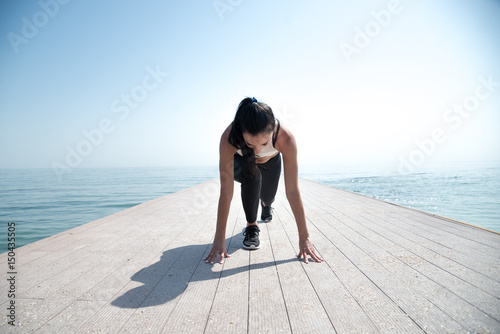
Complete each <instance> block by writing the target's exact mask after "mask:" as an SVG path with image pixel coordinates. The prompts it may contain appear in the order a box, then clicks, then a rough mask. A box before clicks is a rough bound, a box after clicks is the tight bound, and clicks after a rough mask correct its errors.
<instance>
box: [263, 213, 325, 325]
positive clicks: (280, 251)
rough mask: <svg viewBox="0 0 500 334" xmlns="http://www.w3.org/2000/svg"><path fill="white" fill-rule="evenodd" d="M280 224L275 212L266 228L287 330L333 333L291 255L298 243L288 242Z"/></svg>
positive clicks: (316, 296) (281, 222)
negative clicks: (287, 320) (275, 263)
mask: <svg viewBox="0 0 500 334" xmlns="http://www.w3.org/2000/svg"><path fill="white" fill-rule="evenodd" d="M283 224H284V222H283V219H282V217H281V213H280V212H279V211H275V212H274V213H273V222H272V223H270V224H267V227H268V232H269V239H270V242H271V244H272V248H273V254H274V260H275V261H276V262H277V263H278V264H279V265H278V266H277V271H278V278H279V281H280V285H281V288H282V291H283V298H284V300H285V304H286V308H287V313H288V319H289V321H290V327H291V330H292V332H293V333H327V332H330V333H333V332H335V329H334V327H333V325H332V323H331V320H330V319H329V317H328V314H327V312H326V311H325V309H324V307H323V305H322V303H321V300H320V299H319V297H318V295H317V292H316V291H315V289H314V287H313V286H312V285H311V281H310V280H309V278H308V276H307V274H306V272H305V270H304V268H303V264H302V263H301V262H300V261H299V260H298V259H297V258H296V256H295V255H296V253H295V252H296V250H297V249H296V247H297V245H298V244H295V245H292V244H291V243H290V240H289V238H288V236H287V231H286V230H285V229H286V227H285V226H284V225H283ZM295 229H296V227H295ZM312 265H321V264H316V263H315V264H311V266H312Z"/></svg>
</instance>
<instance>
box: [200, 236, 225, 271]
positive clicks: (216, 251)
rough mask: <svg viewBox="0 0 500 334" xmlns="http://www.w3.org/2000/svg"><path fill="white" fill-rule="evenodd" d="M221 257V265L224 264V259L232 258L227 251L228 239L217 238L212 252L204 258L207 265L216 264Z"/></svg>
mask: <svg viewBox="0 0 500 334" xmlns="http://www.w3.org/2000/svg"><path fill="white" fill-rule="evenodd" d="M219 255H220V263H221V264H222V263H224V259H226V258H228V257H231V255H229V254H228V253H227V250H226V239H225V238H217V237H216V238H215V239H214V243H213V244H212V250H211V251H210V253H208V256H207V257H206V258H204V259H203V260H205V262H206V263H209V262H210V263H211V264H214V263H215V262H216V261H217V257H218V256H219Z"/></svg>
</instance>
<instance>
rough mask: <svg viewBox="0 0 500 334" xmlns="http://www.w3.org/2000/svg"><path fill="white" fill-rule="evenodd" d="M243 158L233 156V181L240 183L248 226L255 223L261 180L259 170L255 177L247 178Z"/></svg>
mask: <svg viewBox="0 0 500 334" xmlns="http://www.w3.org/2000/svg"><path fill="white" fill-rule="evenodd" d="M242 166H243V157H242V156H241V155H239V154H235V155H234V180H235V181H237V182H239V183H241V201H242V203H243V210H244V211H245V216H246V220H247V223H248V224H253V223H256V222H257V210H258V209H259V194H260V193H261V187H262V178H261V173H260V171H259V169H257V175H256V176H255V177H253V178H252V177H247V176H245V175H244V173H243V168H242Z"/></svg>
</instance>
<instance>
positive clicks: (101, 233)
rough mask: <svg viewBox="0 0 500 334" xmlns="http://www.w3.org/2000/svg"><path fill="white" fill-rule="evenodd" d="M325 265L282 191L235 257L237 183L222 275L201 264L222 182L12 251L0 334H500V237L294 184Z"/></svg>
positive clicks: (240, 221)
mask: <svg viewBox="0 0 500 334" xmlns="http://www.w3.org/2000/svg"><path fill="white" fill-rule="evenodd" d="M300 187H301V192H302V198H303V201H304V206H305V210H306V216H307V220H308V226H309V230H310V234H311V239H312V241H313V243H314V245H315V246H316V248H317V250H318V251H319V253H320V254H321V256H323V257H324V258H325V260H326V261H325V262H324V263H321V264H318V263H314V262H310V263H309V264H305V263H304V262H303V261H299V260H298V259H297V258H296V257H295V254H296V252H297V251H298V235H297V228H296V225H295V220H294V219H293V216H292V213H291V210H290V207H289V205H288V202H287V200H286V197H285V195H284V186H283V184H281V185H280V188H279V190H278V192H279V194H278V197H277V199H276V202H275V203H274V205H273V206H274V208H275V211H274V220H273V221H272V222H270V223H260V228H261V235H260V238H261V248H260V249H259V250H256V251H247V250H244V249H242V247H241V244H242V240H243V236H242V233H241V232H242V229H243V228H244V226H245V218H244V213H243V210H242V206H241V201H240V192H239V185H238V184H236V185H235V194H234V199H233V202H232V206H231V212H230V217H229V220H228V227H227V236H228V239H227V245H228V252H229V253H230V254H231V258H230V259H227V260H226V262H225V263H224V264H223V265H221V264H218V263H217V264H214V265H210V264H206V263H205V262H204V261H203V260H202V259H203V257H204V256H206V255H207V254H208V252H209V250H210V247H211V242H212V238H213V235H214V231H215V219H216V211H217V210H216V207H217V201H218V194H219V181H218V180H212V181H209V182H205V183H203V184H200V185H197V186H195V187H192V188H189V189H186V190H183V191H180V192H178V193H175V194H171V195H167V196H164V197H160V198H157V199H155V200H152V201H149V202H146V203H144V204H141V205H138V206H135V207H132V208H129V209H127V210H124V211H121V212H118V213H116V214H113V215H111V216H109V217H105V218H102V219H99V220H96V221H94V222H91V223H88V224H85V225H82V226H79V227H76V228H73V229H71V230H68V231H66V232H63V233H60V234H57V235H55V236H52V237H49V238H46V239H43V240H40V241H37V242H35V243H32V244H29V245H27V246H24V247H21V248H19V249H17V250H16V260H17V266H16V270H17V275H16V283H15V284H16V296H15V307H16V309H15V316H16V319H15V323H16V327H12V326H10V325H9V324H8V323H7V320H8V318H7V313H8V310H7V307H8V306H9V302H10V298H8V297H7V296H8V290H9V282H7V280H6V275H7V271H8V269H7V254H6V253H4V254H1V255H0V266H1V268H2V272H3V274H4V276H2V277H3V279H2V280H1V282H0V287H1V292H0V304H1V306H0V307H1V312H0V314H1V315H2V319H1V322H0V332H1V333H32V332H36V333H219V334H220V333H500V299H499V298H500V283H499V282H500V270H499V269H500V251H499V249H500V235H499V234H498V233H495V232H491V231H487V230H484V229H481V228H478V227H474V226H470V225H466V224H463V223H459V222H456V221H453V220H450V219H446V218H443V217H438V216H434V215H431V214H428V213H425V212H420V211H417V210H413V209H409V208H404V207H401V206H397V205H393V204H389V203H386V202H383V201H379V200H375V199H371V198H368V197H365V196H362V195H358V194H353V193H350V192H346V191H343V190H339V189H335V188H331V187H327V186H324V185H321V184H318V183H315V182H311V181H308V180H303V179H301V180H300Z"/></svg>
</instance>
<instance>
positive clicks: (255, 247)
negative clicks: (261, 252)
mask: <svg viewBox="0 0 500 334" xmlns="http://www.w3.org/2000/svg"><path fill="white" fill-rule="evenodd" d="M259 247H260V245H259V246H255V245H251V246H247V245H243V248H245V249H250V250H252V249H259Z"/></svg>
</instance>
